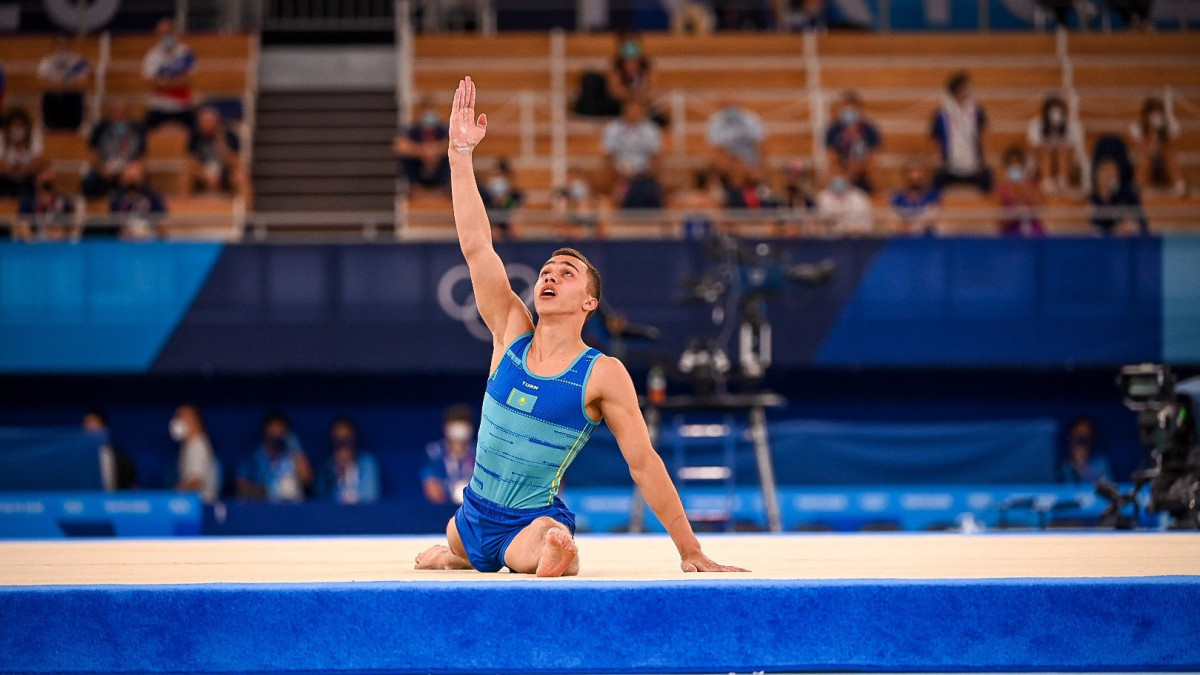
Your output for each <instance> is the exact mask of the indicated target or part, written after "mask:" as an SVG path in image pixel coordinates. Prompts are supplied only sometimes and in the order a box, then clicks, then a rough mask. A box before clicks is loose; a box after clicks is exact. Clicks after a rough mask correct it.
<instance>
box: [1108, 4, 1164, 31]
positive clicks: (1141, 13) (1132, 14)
mask: <svg viewBox="0 0 1200 675" xmlns="http://www.w3.org/2000/svg"><path fill="white" fill-rule="evenodd" d="M1105 4H1107V5H1108V6H1109V8H1111V9H1112V11H1114V12H1116V13H1117V15H1118V16H1120V17H1121V21H1123V22H1125V25H1126V26H1129V27H1130V28H1132V29H1134V30H1149V29H1151V28H1152V27H1153V24H1152V23H1151V22H1150V11H1151V10H1152V9H1154V0H1105Z"/></svg>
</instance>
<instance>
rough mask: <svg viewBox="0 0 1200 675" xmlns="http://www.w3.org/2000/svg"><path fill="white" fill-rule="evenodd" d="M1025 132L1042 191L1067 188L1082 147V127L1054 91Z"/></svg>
mask: <svg viewBox="0 0 1200 675" xmlns="http://www.w3.org/2000/svg"><path fill="white" fill-rule="evenodd" d="M1026 136H1027V140H1028V142H1029V147H1030V148H1032V149H1033V153H1034V158H1035V160H1036V162H1037V168H1038V175H1039V177H1040V178H1041V181H1042V191H1043V192H1056V191H1058V190H1065V189H1067V188H1068V187H1069V186H1070V184H1071V170H1072V169H1073V168H1075V160H1076V158H1078V157H1082V156H1083V154H1084V151H1083V127H1082V126H1081V125H1080V124H1079V122H1077V121H1075V120H1073V119H1071V116H1070V113H1069V112H1068V110H1067V103H1066V101H1064V100H1063V99H1062V97H1060V96H1058V95H1057V94H1054V95H1051V96H1047V97H1046V100H1045V101H1043V102H1042V110H1041V112H1040V113H1038V114H1037V115H1036V116H1034V118H1033V119H1031V120H1029V130H1028V133H1027V134H1026Z"/></svg>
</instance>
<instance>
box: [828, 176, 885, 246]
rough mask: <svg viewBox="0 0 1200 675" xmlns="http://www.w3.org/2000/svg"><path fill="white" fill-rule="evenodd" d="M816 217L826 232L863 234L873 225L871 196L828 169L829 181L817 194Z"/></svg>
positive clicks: (847, 179) (844, 177)
mask: <svg viewBox="0 0 1200 675" xmlns="http://www.w3.org/2000/svg"><path fill="white" fill-rule="evenodd" d="M817 220H818V221H819V222H820V224H821V227H822V230H823V231H824V232H826V233H829V234H837V235H856V234H867V233H869V232H870V231H871V230H872V229H873V227H874V223H873V221H872V218H871V198H870V197H869V196H868V195H867V193H866V191H864V190H863V189H862V188H860V187H858V186H857V185H855V184H854V183H851V182H850V179H849V178H847V177H846V174H845V173H844V172H843V171H842V170H841V169H840V168H835V169H833V171H832V172H830V177H829V184H828V185H827V186H826V188H825V189H824V190H821V193H820V194H818V195H817Z"/></svg>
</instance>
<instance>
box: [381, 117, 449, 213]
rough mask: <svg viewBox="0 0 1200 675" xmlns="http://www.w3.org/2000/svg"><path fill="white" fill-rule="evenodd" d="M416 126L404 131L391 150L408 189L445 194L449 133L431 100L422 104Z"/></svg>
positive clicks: (447, 184) (447, 178) (447, 176)
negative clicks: (394, 154) (423, 189)
mask: <svg viewBox="0 0 1200 675" xmlns="http://www.w3.org/2000/svg"><path fill="white" fill-rule="evenodd" d="M415 119H416V123H415V124H413V125H411V126H409V127H406V128H404V129H402V130H401V131H400V134H399V135H397V136H396V140H395V142H394V143H393V145H392V147H393V149H394V151H395V153H396V159H397V161H398V162H399V164H400V167H399V168H400V175H401V176H403V177H404V179H405V180H407V181H408V187H409V188H412V187H415V186H420V187H422V188H425V189H428V190H437V191H441V192H446V191H448V190H449V189H450V159H449V157H447V156H446V149H447V145H446V143H447V140H446V139H447V138H449V134H450V131H449V129H447V128H446V123H445V122H444V121H442V116H441V114H440V113H439V112H438V111H437V110H435V109H434V107H433V104H432V102H431V101H429V100H425V101H422V102H421V105H420V107H419V109H418V111H417V115H416V117H415Z"/></svg>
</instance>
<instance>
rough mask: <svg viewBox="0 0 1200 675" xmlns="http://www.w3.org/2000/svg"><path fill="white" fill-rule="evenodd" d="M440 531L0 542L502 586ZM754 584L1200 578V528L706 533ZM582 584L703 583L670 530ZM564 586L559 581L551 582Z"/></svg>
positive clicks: (169, 560)
mask: <svg viewBox="0 0 1200 675" xmlns="http://www.w3.org/2000/svg"><path fill="white" fill-rule="evenodd" d="M437 541H438V540H437V539H436V538H434V537H361V538H353V537H350V538H347V537H311V538H247V539H208V538H196V539H171V540H129V539H126V540H91V541H37V542H5V543H0V585H32V584H191V583H258V582H269V583H282V582H346V581H401V582H421V581H451V580H454V581H459V580H469V581H492V582H501V583H502V582H505V581H511V580H517V579H529V578H530V577H527V576H524V575H516V574H507V573H500V574H479V573H476V572H428V571H420V572H418V571H415V570H413V568H412V567H413V565H412V561H413V559H414V558H415V557H416V555H417V554H418V553H419V552H420V551H422V550H424V549H425V548H426V547H428V546H430V545H432V544H434V543H436V542H437ZM701 541H702V542H703V545H704V549H705V551H706V552H707V553H708V555H709V556H710V557H712V558H713V559H715V560H718V561H719V562H723V563H726V564H732V565H740V566H742V567H747V568H749V569H751V570H753V571H752V572H751V573H750V574H737V575H731V576H736V577H739V578H749V579H947V578H949V579H987V578H1013V577H1140V576H1158V575H1197V576H1200V534H1183V533H1108V534H1090V533H1089V534H983V535H960V534H879V535H836V534H835V535H824V534H823V535H778V536H770V535H729V536H713V537H707V538H702V539H701ZM579 550H580V556H581V558H580V560H581V563H582V569H581V573H580V576H579V577H578V579H581V580H595V581H610V580H632V581H654V580H667V579H682V578H694V575H684V574H683V573H682V572H680V571H679V559H678V556H677V554H676V552H675V549H674V547H673V546H672V544H671V542H670V540H669V539H667V538H666V537H663V536H652V535H641V536H597V537H589V536H581V537H580V538H579ZM550 581H551V582H552V583H553V580H550Z"/></svg>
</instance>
